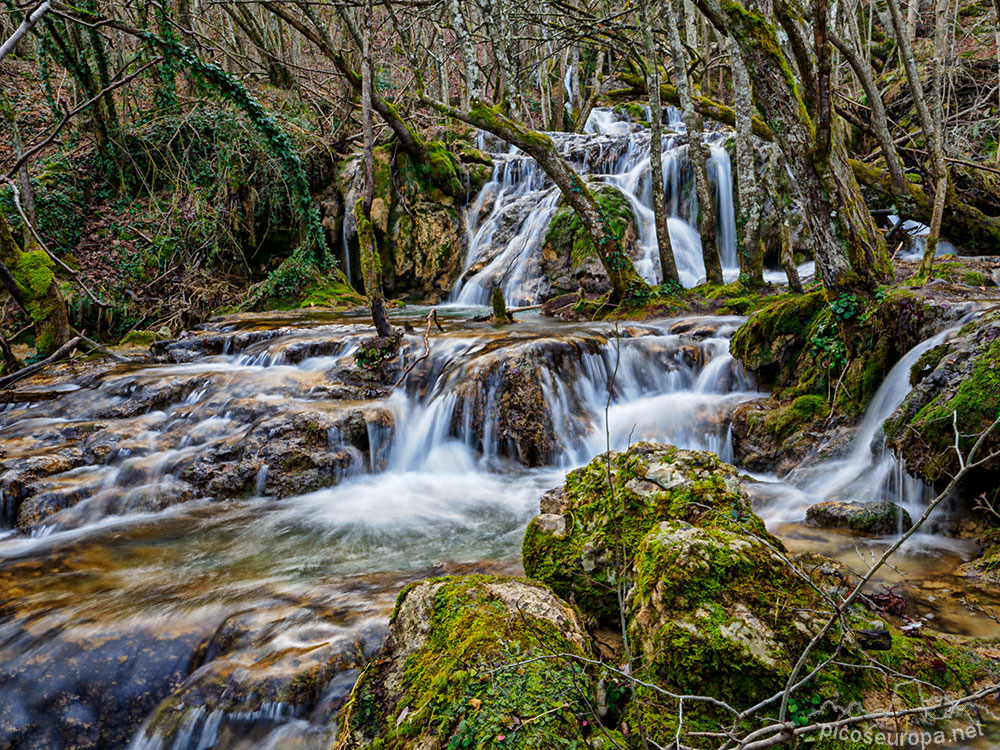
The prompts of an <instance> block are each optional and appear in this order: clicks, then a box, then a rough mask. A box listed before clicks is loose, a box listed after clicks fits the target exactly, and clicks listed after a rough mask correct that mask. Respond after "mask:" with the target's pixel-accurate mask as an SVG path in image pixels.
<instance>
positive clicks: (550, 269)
mask: <svg viewBox="0 0 1000 750" xmlns="http://www.w3.org/2000/svg"><path fill="white" fill-rule="evenodd" d="M593 193H594V198H595V199H596V200H597V203H598V204H599V205H600V206H601V209H602V211H603V213H604V215H605V216H606V217H607V218H608V221H609V224H610V227H611V231H612V232H613V233H614V234H615V235H616V236H617V237H618V238H619V240H620V241H621V245H622V248H623V249H624V250H625V252H626V253H627V254H628V256H629V257H630V258H631V259H632V260H633V261H635V260H638V259H639V258H640V257H641V251H640V249H639V247H638V245H637V240H638V237H639V232H638V229H637V224H638V222H637V221H636V218H635V214H634V213H633V212H632V207H631V205H630V204H629V202H628V198H626V197H625V195H624V194H623V193H622V192H621V191H620V190H618V189H617V188H615V187H612V186H610V185H597V186H595V187H594V190H593ZM542 273H543V274H545V276H546V278H547V279H548V282H549V285H550V287H551V296H553V297H555V296H558V295H560V294H568V293H571V292H577V291H578V290H580V289H583V291H584V293H585V294H605V293H607V292H609V291H610V289H611V284H610V282H609V281H608V274H607V273H606V272H605V270H604V267H603V266H602V265H601V260H600V258H599V257H598V254H597V251H596V250H595V249H594V241H593V239H592V238H591V236H590V232H588V231H587V229H586V228H585V227H584V226H583V223H582V222H581V221H580V218H579V217H578V216H577V215H576V212H575V211H574V210H573V209H572V208H570V206H569V205H567V204H566V202H565V200H563V201H562V202H561V203H560V206H559V209H558V210H557V211H556V213H555V215H554V216H553V217H552V222H551V223H550V224H549V228H548V230H547V232H546V234H545V243H544V245H543V246H542Z"/></svg>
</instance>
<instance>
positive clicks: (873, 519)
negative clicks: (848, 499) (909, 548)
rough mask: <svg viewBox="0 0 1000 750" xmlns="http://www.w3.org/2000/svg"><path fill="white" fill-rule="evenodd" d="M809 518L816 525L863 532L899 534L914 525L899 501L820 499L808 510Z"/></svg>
mask: <svg viewBox="0 0 1000 750" xmlns="http://www.w3.org/2000/svg"><path fill="white" fill-rule="evenodd" d="M806 521H807V522H808V523H811V524H812V525H814V526H822V527H824V528H832V529H851V530H852V531H859V532H861V533H863V534H876V535H885V534H895V533H897V532H899V531H900V529H903V530H905V529H908V528H910V527H911V526H912V525H913V519H912V518H910V514H909V513H907V512H906V511H905V510H904V509H903V508H900V507H899V506H898V505H896V504H895V503H890V502H888V501H882V502H876V503H843V502H837V501H833V500H831V501H829V502H825V503H817V504H816V505H813V506H812V507H811V508H809V509H808V510H807V511H806Z"/></svg>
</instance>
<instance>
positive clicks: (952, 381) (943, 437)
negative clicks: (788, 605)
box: [885, 312, 1000, 497]
mask: <svg viewBox="0 0 1000 750" xmlns="http://www.w3.org/2000/svg"><path fill="white" fill-rule="evenodd" d="M917 365H918V366H920V369H919V370H918V369H917V367H916V366H915V367H914V368H913V370H911V377H912V378H919V380H918V381H917V383H916V385H915V387H914V389H913V390H912V391H911V392H910V394H909V395H908V396H907V397H906V399H905V400H904V401H903V403H902V404H901V405H900V407H899V408H898V409H897V410H896V412H895V413H894V414H893V415H892V417H890V418H889V419H888V420H887V421H886V423H885V433H886V437H887V438H888V442H889V445H890V447H891V448H892V450H893V451H894V452H895V453H896V454H897V455H898V456H900V457H901V458H902V459H903V461H904V463H905V465H906V470H907V471H908V472H909V473H911V474H913V475H915V476H918V477H920V478H921V479H923V480H924V481H925V482H928V483H930V484H933V485H935V486H936V487H938V488H942V487H943V486H945V485H947V484H948V482H949V481H950V478H951V476H953V475H954V474H955V473H956V472H957V471H958V469H959V462H958V456H957V455H956V453H955V449H954V445H955V429H956V428H957V430H958V432H959V435H960V437H959V448H960V449H961V451H962V452H963V453H966V454H967V453H968V451H970V450H971V449H972V446H973V445H974V444H975V442H976V441H977V440H978V438H979V436H980V435H982V434H983V433H984V431H986V430H987V428H988V427H989V426H990V425H991V424H992V423H993V421H994V420H995V419H996V418H997V417H998V416H1000V313H996V312H994V313H990V314H988V315H985V316H984V317H983V318H982V319H980V320H978V321H975V322H973V323H970V324H968V325H966V326H965V327H964V328H963V329H962V330H961V331H960V332H959V334H958V335H957V336H956V337H955V338H953V339H951V340H950V341H948V342H947V343H945V344H943V345H942V346H940V347H937V348H936V349H931V350H930V351H929V352H928V353H927V355H925V358H921V360H920V361H918V363H917ZM998 448H1000V430H994V431H993V432H992V433H990V435H989V436H988V437H987V439H986V440H985V442H984V444H983V446H982V449H981V453H980V454H979V458H985V457H987V456H988V455H990V454H991V453H992V452H994V451H996V450H997V449H998ZM998 475H1000V461H998V460H997V459H991V460H988V461H985V462H984V463H982V464H981V465H979V466H976V467H975V468H974V469H973V470H972V471H971V472H970V473H969V474H968V475H967V478H966V480H965V481H964V482H963V487H962V495H963V496H964V497H976V496H978V495H979V494H980V493H983V492H986V493H988V496H989V497H993V495H994V493H995V492H996V487H997V479H998Z"/></svg>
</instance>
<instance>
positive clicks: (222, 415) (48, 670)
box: [0, 307, 964, 750]
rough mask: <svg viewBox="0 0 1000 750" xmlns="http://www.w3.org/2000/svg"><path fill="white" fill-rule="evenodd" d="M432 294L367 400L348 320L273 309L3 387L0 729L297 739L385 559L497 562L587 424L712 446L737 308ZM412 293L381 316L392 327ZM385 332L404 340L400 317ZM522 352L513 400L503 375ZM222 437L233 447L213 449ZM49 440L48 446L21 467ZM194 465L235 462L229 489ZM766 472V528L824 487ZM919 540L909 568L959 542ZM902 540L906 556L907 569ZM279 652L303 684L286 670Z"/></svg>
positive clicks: (866, 429) (373, 600) (115, 737)
mask: <svg viewBox="0 0 1000 750" xmlns="http://www.w3.org/2000/svg"><path fill="white" fill-rule="evenodd" d="M442 312H443V314H442V316H441V317H442V320H443V321H444V325H445V328H446V332H445V333H438V332H432V333H431V335H430V351H429V355H428V357H427V358H426V359H424V360H422V361H420V362H419V363H418V364H417V365H416V367H414V369H413V370H412V371H411V372H410V374H409V376H408V377H407V378H406V380H405V382H404V383H403V385H402V386H401V387H400V388H398V389H396V390H395V391H394V392H393V393H392V394H391V395H390V396H389V397H388V398H372V397H371V394H369V393H366V390H368V388H366V386H364V385H357V384H354V385H352V383H360V382H362V381H363V378H362V379H360V380H359V377H360V375H359V373H358V371H357V368H356V367H354V366H353V364H352V362H351V360H352V358H353V354H354V352H355V351H356V349H357V347H358V344H359V341H360V340H361V338H362V337H363V336H364V335H367V328H366V326H364V325H363V324H362V322H361V320H360V319H357V318H352V317H351V316H347V315H344V316H332V315H321V314H310V313H296V314H288V315H282V316H278V317H272V318H269V317H266V316H247V317H243V318H231V319H223V320H221V321H219V322H217V323H214V324H211V325H209V326H207V327H206V329H205V330H204V331H201V332H199V333H198V334H197V335H195V336H191V337H188V338H185V339H181V340H179V341H177V342H175V343H174V344H171V345H170V346H168V347H165V348H164V349H162V350H161V351H162V358H163V359H164V360H165V361H163V362H162V363H159V364H147V365H138V366H137V365H116V366H113V367H104V368H102V369H97V370H87V371H84V372H83V373H81V374H79V375H74V374H72V373H65V374H63V375H62V376H54V377H53V378H52V379H51V382H48V383H42V384H40V385H36V386H34V387H35V388H37V389H38V390H39V393H40V396H39V398H40V400H39V401H38V402H37V403H32V404H16V405H11V406H9V407H7V409H6V410H5V411H4V412H3V413H2V414H0V446H2V447H3V451H4V459H5V463H4V466H5V467H6V468H7V470H6V472H5V473H4V474H3V476H2V477H0V486H2V491H3V492H4V493H5V494H4V502H5V507H6V509H7V511H6V513H7V515H6V523H7V525H8V526H12V525H13V521H14V519H17V521H18V523H19V525H20V531H18V530H15V529H12V528H11V529H9V530H8V531H6V532H3V535H4V536H3V538H2V539H0V555H2V556H3V560H2V562H0V571H2V581H3V589H4V590H3V596H2V599H3V602H4V605H3V610H2V621H0V719H2V721H0V744H3V745H5V746H9V745H10V744H11V743H13V742H20V743H21V744H19V745H18V747H49V746H56V744H58V743H61V742H65V741H67V740H66V738H71V739H72V740H73V741H75V742H79V743H83V744H86V743H87V742H95V741H97V740H96V738H105V739H106V740H107V741H108V742H109V745H110V746H122V745H124V744H127V740H128V738H129V737H132V739H131V743H132V747H134V748H136V749H137V750H138V749H140V748H149V749H152V748H175V749H176V750H189V749H190V748H209V747H285V746H290V744H291V743H293V742H294V743H298V744H297V745H296V746H300V747H323V746H324V744H325V743H327V742H328V741H329V740H330V732H331V731H332V730H331V728H330V726H328V722H329V719H330V716H331V715H332V714H333V712H334V711H335V710H336V709H337V708H338V707H339V706H340V705H341V704H342V702H343V700H344V699H345V697H346V695H347V692H348V691H349V689H350V685H351V682H352V679H353V677H354V676H356V674H357V672H356V670H357V667H358V666H359V663H358V657H357V653H358V652H359V651H360V652H363V653H370V652H371V650H372V649H374V648H375V647H376V646H377V644H378V643H379V640H380V638H381V637H382V633H383V632H384V625H385V622H386V621H387V618H388V615H389V612H390V609H391V605H392V601H393V599H394V596H395V593H396V591H398V589H399V588H400V587H401V586H402V585H403V584H404V583H405V582H407V581H409V580H413V579H416V578H421V577H425V576H428V575H435V574H440V573H442V572H460V571H467V570H473V569H475V570H494V571H508V572H516V571H517V570H518V569H519V565H518V555H519V547H520V539H521V534H522V533H523V529H524V526H525V524H526V523H527V521H528V520H529V519H530V518H531V517H532V516H533V515H534V514H535V513H536V512H537V509H538V499H539V497H540V495H541V493H542V492H543V491H545V490H546V489H548V488H550V487H552V486H555V485H556V484H558V483H559V482H560V481H561V480H562V477H563V476H564V474H565V472H566V471H567V470H568V469H569V468H571V467H573V466H576V465H579V464H581V463H583V462H585V461H587V460H589V459H590V458H591V457H592V456H593V455H595V454H596V453H598V452H600V451H601V450H603V449H605V447H606V446H607V445H609V444H610V445H611V446H612V447H617V448H621V447H625V446H627V445H628V444H629V443H630V442H634V441H638V440H646V439H648V440H662V441H667V442H672V443H675V444H677V445H680V446H684V447H691V448H705V449H709V450H713V451H716V452H717V453H719V454H720V455H721V456H722V457H723V458H726V459H731V448H730V444H729V438H728V429H729V427H728V425H729V415H730V414H731V412H732V410H733V408H735V406H736V405H737V404H739V403H740V402H742V401H744V400H747V399H750V398H754V397H757V396H759V395H760V394H758V393H756V392H755V390H754V388H753V384H752V383H751V382H749V381H748V380H747V378H746V377H745V376H744V375H743V373H742V370H741V368H740V367H739V365H738V363H736V362H735V361H734V360H733V359H732V357H731V356H730V354H729V352H728V337H729V335H730V334H731V333H732V331H733V330H734V329H735V327H736V326H737V325H738V324H739V323H740V322H741V320H740V319H739V318H718V317H715V318H709V317H704V318H686V319H680V320H665V321H651V322H644V323H622V324H619V325H618V326H617V327H616V326H615V325H614V324H612V323H590V324H580V323H564V322H559V321H551V320H542V319H540V318H539V317H538V316H537V313H527V314H521V316H519V317H520V318H521V322H519V323H518V324H516V325H514V326H509V327H507V328H505V329H501V330H497V329H493V328H491V327H489V326H488V325H486V324H483V323H477V322H475V321H473V320H472V319H471V313H472V312H478V310H474V311H473V310H464V309H461V308H454V307H452V308H446V309H444V310H443V311H442ZM424 314H425V311H424V310H421V309H419V308H416V309H407V310H406V311H405V313H404V314H403V315H400V316H397V323H398V324H403V323H404V322H408V323H410V324H412V326H413V327H414V328H415V329H416V330H419V329H420V327H422V323H423V317H424ZM945 335H947V334H941V336H939V337H938V338H941V337H943V336H945ZM406 341H407V343H406V357H407V358H408V359H409V360H411V361H412V360H413V359H414V358H415V357H417V356H418V355H419V354H420V352H421V351H422V349H423V347H422V335H421V334H420V333H414V334H410V335H409V336H407V339H406ZM935 341H936V339H935V340H931V341H929V342H926V346H931V345H933V344H934V343H935ZM923 348H925V347H924V346H923V345H922V346H921V347H919V349H920V351H922V350H923ZM920 351H918V350H915V351H914V352H911V353H910V355H908V356H907V358H906V360H904V362H902V363H901V364H900V366H898V367H897V370H898V371H900V372H903V370H905V362H906V361H909V360H911V359H914V358H915V357H916V356H919V353H920ZM897 370H894V371H893V373H892V374H890V376H889V378H888V379H887V381H886V384H885V385H884V387H883V391H885V393H883V392H881V391H880V395H879V397H877V398H876V402H875V405H874V406H873V414H875V416H874V417H873V418H872V419H871V420H868V421H866V422H865V424H864V425H863V426H862V428H861V429H860V430H859V436H858V438H857V443H856V444H857V446H859V447H858V448H857V449H856V450H855V451H854V452H853V453H852V454H851V456H850V457H849V458H847V459H846V464H845V463H844V461H841V462H833V463H830V464H828V465H825V468H824V470H823V472H822V477H825V481H827V482H828V483H834V484H835V483H837V482H840V481H841V480H840V479H838V477H842V476H843V475H844V472H845V471H846V470H847V469H850V471H851V472H857V473H859V474H860V473H862V472H863V471H865V470H867V471H870V472H871V471H876V472H877V471H880V469H878V466H879V465H880V462H883V461H884V460H885V459H878V460H876V459H874V458H873V457H872V455H871V453H870V452H867V450H866V449H865V450H863V449H862V448H864V446H866V445H867V443H868V442H869V441H870V440H871V437H872V435H873V434H874V432H873V430H872V428H871V424H874V423H875V421H877V420H878V419H880V418H884V416H883V412H885V410H886V409H889V407H890V406H892V405H893V404H894V403H895V402H898V400H899V399H901V398H902V395H903V394H902V392H901V389H902V386H901V385H900V383H901V382H902V381H901V380H900V377H898V376H897ZM526 373H527V374H528V375H529V376H530V377H529V382H530V383H531V384H533V385H534V387H535V390H536V391H537V397H538V399H540V401H539V402H537V403H536V402H529V403H526V404H525V403H519V402H517V401H510V400H509V399H508V395H509V392H510V390H511V387H512V383H513V384H514V385H517V386H518V388H521V389H522V390H523V387H524V382H525V381H523V380H514V381H511V378H512V377H513V378H523V377H524V376H525V374H526ZM528 390H529V392H530V391H531V388H529V389H528ZM43 394H44V399H45V400H41V399H42V396H43ZM539 404H541V405H542V406H543V407H544V408H543V409H541V412H543V413H538V412H539V409H538V406H539ZM511 411H513V412H516V413H518V415H519V416H520V417H522V418H523V419H522V421H520V422H519V421H517V420H511V419H510V416H511V414H510V412H511ZM524 419H527V422H525V421H523V420H524ZM525 425H527V429H525V430H524V434H522V433H521V432H519V431H518V430H519V429H521V428H524V427H525ZM287 427H290V428H291V433H290V434H289V433H288V432H287V431H285V428H287ZM320 430H321V431H322V434H318V433H317V431H320ZM314 433H317V434H314ZM261 435H264V437H265V439H264V440H260V439H259V438H260V436H261ZM540 435H541V437H539V436H540ZM303 436H305V437H309V438H310V439H315V440H317V441H319V442H320V443H321V444H322V448H321V450H320V451H319V452H320V453H321V454H322V455H323V456H328V457H329V456H332V457H334V459H335V460H333V461H332V463H331V464H330V465H329V466H326V467H325V468H324V467H320V468H323V469H324V471H326V470H328V471H326V473H322V472H320V475H319V479H318V481H320V482H321V483H325V484H324V486H323V487H319V488H313V489H311V490H310V491H304V492H298V491H296V488H297V487H300V486H301V485H298V484H296V482H297V481H299V480H301V475H306V476H308V477H311V478H313V479H316V474H315V472H316V470H317V469H316V467H315V466H314V464H315V462H316V461H317V460H319V459H318V458H317V456H316V451H315V450H312V449H304V448H303V443H302V440H304V439H305V437H303ZM241 445H242V446H247V445H249V446H252V447H253V449H254V450H252V451H248V452H244V453H243V454H241V455H240V456H239V457H238V458H234V455H237V453H238V451H237V453H234V450H235V448H234V446H241ZM268 446H273V448H274V449H273V450H271V451H270V452H268ZM310 450H312V452H310ZM296 451H305V452H304V454H303V455H304V456H305V457H304V458H303V457H302V456H299V455H298V454H297V453H296ZM56 456H59V457H61V459H60V460H62V461H64V464H62V465H58V466H56V467H55V469H62V470H61V471H51V470H52V468H53V467H51V466H50V467H49V469H48V470H49V471H50V472H51V473H50V474H48V475H46V474H45V473H44V472H42V473H41V474H38V473H37V472H36V475H33V474H32V472H31V468H32V467H35V468H37V466H36V464H37V463H38V462H44V461H52V460H55V459H53V457H56ZM264 459H266V462H264ZM292 459H294V460H292ZM542 459H544V460H542ZM206 463H210V464H212V465H213V466H217V465H222V466H224V467H226V472H230V471H231V472H232V473H234V474H235V475H238V476H241V477H244V476H245V481H244V482H243V483H242V484H239V492H237V493H236V494H233V493H232V492H231V491H230V490H231V489H232V488H231V487H228V486H227V485H226V483H225V481H223V479H224V477H221V478H220V476H219V475H218V474H208V475H206V474H204V473H203V471H202V470H203V469H204V465H205V464H206ZM285 464H288V465H287V466H285ZM283 466H284V468H283ZM18 467H21V471H20V473H19V471H18ZM845 467H846V468H845ZM241 472H242V473H241ZM310 472H313V473H310ZM223 473H225V472H223ZM276 478H277V479H276ZM769 479H771V484H770V485H767V486H769V487H771V488H772V490H774V489H775V488H777V490H776V497H778V498H779V499H778V500H775V501H774V503H773V504H772V505H770V506H769V507H764V508H762V513H764V514H765V517H768V518H771V520H772V523H773V525H774V526H775V527H776V528H778V529H779V532H780V528H781V527H782V524H784V523H785V522H788V521H796V520H798V519H800V518H801V516H802V514H803V512H804V509H805V507H806V506H807V505H808V504H809V503H810V502H814V501H815V499H816V498H817V497H819V496H822V494H823V493H822V492H819V491H817V490H815V483H816V482H818V481H819V480H818V479H817V478H816V475H815V473H814V474H811V475H809V477H808V480H803V481H802V482H800V484H799V486H798V487H790V486H789V485H787V484H784V483H778V482H776V481H775V480H773V478H769ZM793 481H794V480H793ZM32 483H34V484H32ZM28 488H30V490H31V493H32V499H31V500H27V501H24V503H32V507H31V508H30V511H31V512H30V513H27V514H26V511H25V505H24V503H22V502H21V501H20V499H19V498H20V496H21V495H23V494H25V492H26V491H27V489H28ZM227 493H229V494H227ZM38 497H42V498H43V502H38V500H37V498H38ZM224 497H228V498H229V499H228V500H225V501H222V499H223V498H224ZM279 497H280V498H281V499H279ZM915 502H917V501H915ZM789 528H791V529H793V533H792V534H791V536H792V538H793V539H794V538H796V535H799V536H801V535H802V534H803V533H805V532H802V531H801V530H798V527H796V526H795V525H794V524H792V525H791V526H790V527H789ZM811 534H812V535H813V537H815V536H816V532H815V531H812V532H811ZM837 538H838V537H837V535H836V533H833V532H828V533H826V534H825V535H824V542H823V543H824V544H825V545H826V547H828V548H830V549H828V551H830V552H832V553H837V552H838V551H843V550H845V549H848V548H853V547H854V546H855V545H856V543H857V540H856V539H848V538H843V539H842V541H840V542H837V541H836V540H837ZM878 543H879V542H878V540H871V542H870V545H874V546H877V544H878ZM923 544H924V546H927V545H930V547H931V548H932V549H933V550H934V551H933V554H931V555H930V559H931V560H932V561H933V564H931V565H930V566H929V570H930V571H934V572H935V574H936V573H938V572H940V571H941V569H942V568H943V567H944V566H943V565H942V564H941V560H942V559H945V560H949V559H952V558H954V557H957V556H960V555H961V554H962V550H960V549H951V548H948V547H947V546H946V545H944V543H943V542H942V543H935V544H931V543H930V542H928V541H927V539H925V540H924V542H923ZM809 546H810V547H815V546H818V545H817V544H815V543H812V542H811V543H810V545H809ZM925 552H926V550H924V552H921V550H914V555H913V556H911V557H909V558H908V560H909V562H912V563H914V564H917V565H921V566H923V567H927V565H925V564H924V563H921V562H920V560H921V559H922V558H926V557H927V555H926V554H925ZM949 617H950V618H951V620H950V621H954V622H957V623H958V625H956V627H963V626H964V623H962V622H960V621H959V620H957V619H956V618H955V617H954V616H953V614H949V613H943V614H942V618H945V619H946V618H949ZM304 674H307V675H310V676H311V679H314V680H315V681H316V685H315V686H313V687H312V688H311V689H310V690H298V692H296V691H295V690H290V689H289V685H290V684H292V683H294V681H295V679H299V680H300V681H301V680H303V679H305V678H304V677H303V675H304ZM296 684H299V683H296ZM108 706H113V707H114V710H113V711H111V710H109V709H108ZM81 717H83V718H82V719H81ZM143 720H145V723H144V724H143V727H142V728H141V729H138V730H137V729H136V728H137V727H138V726H139V724H140V722H142V721H143ZM133 735H134V736H133ZM241 743H243V744H241Z"/></svg>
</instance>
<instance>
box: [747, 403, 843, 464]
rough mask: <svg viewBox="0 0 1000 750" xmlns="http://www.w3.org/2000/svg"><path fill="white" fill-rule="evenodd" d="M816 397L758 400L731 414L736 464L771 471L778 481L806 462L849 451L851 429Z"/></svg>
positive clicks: (826, 458)
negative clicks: (831, 413)
mask: <svg viewBox="0 0 1000 750" xmlns="http://www.w3.org/2000/svg"><path fill="white" fill-rule="evenodd" d="M829 416H830V409H829V407H828V406H827V404H826V400H825V399H824V398H822V397H820V396H800V397H799V398H797V399H794V400H793V401H787V400H783V399H778V398H773V397H772V398H766V399H757V400H754V401H748V402H746V403H743V404H740V405H739V406H737V407H736V409H735V411H734V412H733V418H732V431H731V433H730V434H731V436H732V444H733V458H734V461H735V463H737V464H738V465H740V466H741V467H744V468H746V469H749V470H751V471H773V472H775V473H776V474H777V475H778V476H779V477H783V476H785V475H786V474H788V473H789V472H790V471H792V470H793V469H795V468H796V467H798V466H800V465H802V464H804V463H805V462H807V461H808V460H809V459H813V458H822V459H824V460H829V459H831V458H835V457H837V456H840V455H843V454H845V453H846V452H847V451H849V450H850V444H851V438H852V434H853V431H852V430H851V429H850V428H849V427H848V426H846V425H844V424H842V423H840V422H839V420H837V419H836V418H835V419H834V420H833V422H832V424H830V421H831V420H830V419H829Z"/></svg>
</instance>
